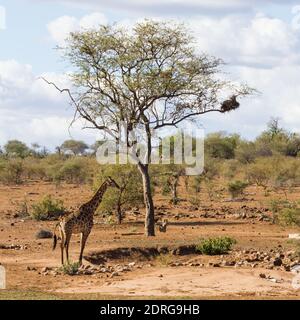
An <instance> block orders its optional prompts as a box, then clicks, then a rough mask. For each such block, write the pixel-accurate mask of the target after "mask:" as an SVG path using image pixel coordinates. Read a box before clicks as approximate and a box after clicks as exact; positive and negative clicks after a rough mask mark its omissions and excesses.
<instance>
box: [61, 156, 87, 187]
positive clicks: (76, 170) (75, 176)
mask: <svg viewBox="0 0 300 320" xmlns="http://www.w3.org/2000/svg"><path fill="white" fill-rule="evenodd" d="M86 169H87V168H86V165H85V163H84V161H82V159H76V158H75V159H69V160H67V161H66V162H65V163H64V165H63V166H62V167H61V168H60V170H59V171H58V175H57V177H56V179H60V180H64V181H66V182H68V183H83V182H85V181H86V180H87V170H86Z"/></svg>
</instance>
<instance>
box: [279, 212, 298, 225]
mask: <svg viewBox="0 0 300 320" xmlns="http://www.w3.org/2000/svg"><path fill="white" fill-rule="evenodd" d="M279 222H280V223H281V224H284V225H288V226H298V227H300V208H284V209H283V210H282V211H281V212H280V215H279Z"/></svg>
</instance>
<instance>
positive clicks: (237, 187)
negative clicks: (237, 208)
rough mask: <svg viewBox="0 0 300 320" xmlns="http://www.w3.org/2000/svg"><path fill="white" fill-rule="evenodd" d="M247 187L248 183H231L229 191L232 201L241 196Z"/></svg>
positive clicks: (238, 181) (237, 181)
mask: <svg viewBox="0 0 300 320" xmlns="http://www.w3.org/2000/svg"><path fill="white" fill-rule="evenodd" d="M247 186H248V183H247V182H244V181H240V180H236V181H233V182H229V183H228V191H229V193H230V194H231V197H232V199H235V198H237V197H238V196H241V195H242V194H243V192H244V190H245V188H246V187H247Z"/></svg>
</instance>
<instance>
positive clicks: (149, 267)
mask: <svg viewBox="0 0 300 320" xmlns="http://www.w3.org/2000/svg"><path fill="white" fill-rule="evenodd" d="M25 194H26V198H27V200H28V201H29V202H33V201H36V200H38V199H40V198H41V197H42V196H43V195H45V194H53V195H55V197H57V198H61V199H63V200H64V203H65V205H66V206H74V205H76V204H80V203H82V202H83V201H85V200H88V198H89V196H90V195H91V192H90V190H89V188H88V187H86V186H79V187H78V186H74V185H63V186H61V187H59V188H57V187H55V186H54V185H51V184H47V183H38V182H32V183H30V184H26V185H23V186H21V187H7V186H0V244H5V245H11V244H14V245H22V246H25V247H26V249H25V248H23V249H20V250H13V249H0V263H1V264H2V265H3V266H5V268H6V272H7V289H6V290H0V298H10V299H39V298H40V299H61V298H62V299H63V298H74V299H81V298H89V299H94V298H95V299H106V298H113V299H114V298H120V297H121V298H129V299H130V298H171V297H172V298H178V299H180V298H195V299H198V298H220V299H223V298H242V299H245V298H246V299H253V298H286V299H289V298H300V290H299V289H298V290H295V289H293V287H292V286H291V281H292V278H293V277H294V274H293V273H291V272H287V271H283V270H277V269H274V270H267V269H262V268H261V267H260V266H257V267H255V268H253V267H250V266H249V267H234V266H232V267H212V263H213V262H214V261H216V259H219V257H210V256H205V255H195V254H193V255H186V256H177V255H176V256H172V255H170V254H168V255H165V256H159V257H156V258H151V259H150V260H146V259H139V258H138V257H128V258H122V259H119V260H112V261H108V262H107V263H106V264H108V265H112V266H114V265H116V264H126V263H127V264H128V263H130V262H135V263H136V266H138V267H135V268H133V269H132V270H131V271H128V272H121V273H120V274H119V275H118V276H115V277H111V275H110V274H109V273H103V274H102V273H97V274H93V275H76V276H68V275H61V274H60V275H53V274H51V273H47V275H44V274H43V272H41V269H42V268H44V267H49V268H51V267H56V266H59V264H60V252H59V250H56V251H54V252H53V251H52V250H51V245H52V240H51V239H35V234H36V232H37V231H39V230H40V229H48V230H52V229H53V226H54V224H55V222H37V221H33V220H30V219H23V218H20V217H16V216H15V213H16V210H17V207H18V202H19V201H22V200H23V199H24V196H25ZM299 196H300V190H296V192H295V193H293V194H290V195H289V197H290V198H291V199H297V198H298V199H299ZM226 197H227V196H226V195H225V194H224V195H223V196H222V197H220V198H218V200H217V201H216V200H215V201H209V200H208V199H203V203H205V205H206V208H198V209H191V206H190V205H188V203H187V202H186V201H182V202H181V203H180V205H178V206H176V207H174V206H170V205H169V204H168V202H167V201H166V199H164V198H163V197H157V198H156V204H157V206H158V207H159V209H158V212H162V213H163V214H164V217H168V218H169V220H170V225H169V226H168V230H167V232H166V233H158V232H157V236H156V237H155V238H146V237H145V236H144V235H143V216H142V214H141V215H139V216H133V215H128V218H127V219H126V221H125V223H124V224H123V225H121V226H118V225H109V224H105V223H104V222H103V220H102V219H101V217H96V219H95V223H96V224H95V226H94V229H93V231H92V233H91V235H90V237H89V240H88V243H87V247H86V251H85V254H89V253H90V252H93V251H100V250H103V249H111V248H119V247H149V246H152V247H153V246H178V245H187V244H195V243H197V241H198V240H199V238H200V237H212V236H220V235H224V236H225V235H226V236H231V237H234V238H235V239H236V240H237V244H236V246H235V250H248V249H250V248H254V249H256V250H260V251H268V250H270V249H273V248H278V246H281V247H280V248H282V249H283V250H290V249H293V248H294V244H292V243H291V242H290V241H289V240H288V234H289V233H292V232H293V233H295V232H297V230H295V229H293V228H283V227H281V226H277V225H272V224H271V223H270V222H268V221H259V220H258V219H257V218H249V219H248V218H246V219H238V218H237V217H236V216H235V215H231V216H230V215H229V216H228V215H226V216H222V215H220V216H219V215H218V213H219V212H221V207H224V206H226V208H228V207H230V208H231V209H232V210H233V211H234V212H235V211H236V212H238V211H239V210H240V209H239V208H240V207H241V206H242V205H245V204H246V205H247V206H249V207H251V206H252V207H256V208H257V207H259V208H261V209H263V208H264V207H263V206H264V205H265V203H267V202H268V201H269V200H268V199H266V198H265V197H264V196H263V194H262V192H258V191H257V190H255V189H253V190H252V189H251V190H249V195H248V196H247V198H248V200H249V199H250V201H242V202H227V201H226ZM203 210H204V211H205V210H206V213H208V215H203ZM223 211H224V210H223ZM209 213H214V214H215V216H214V214H213V215H211V214H209ZM181 215H183V217H182V216H181ZM78 254H79V238H78V237H76V236H73V237H72V242H71V256H72V259H73V260H76V258H77V257H78ZM171 262H173V263H174V262H175V263H176V262H181V264H179V266H173V267H170V264H171ZM195 262H197V263H195ZM84 263H85V264H89V263H88V262H87V261H84ZM209 263H210V264H209ZM28 269H29V270H28ZM32 269H36V270H32ZM262 273H264V274H266V276H270V278H271V279H272V278H273V279H278V280H280V281H278V283H276V282H272V281H270V279H267V278H266V279H264V278H261V277H260V274H262Z"/></svg>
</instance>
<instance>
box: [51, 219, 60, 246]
mask: <svg viewBox="0 0 300 320" xmlns="http://www.w3.org/2000/svg"><path fill="white" fill-rule="evenodd" d="M57 227H59V222H58V223H57V224H56V225H55V228H54V232H53V246H52V250H55V248H56V245H57V235H56V233H55V231H56V229H57Z"/></svg>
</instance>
